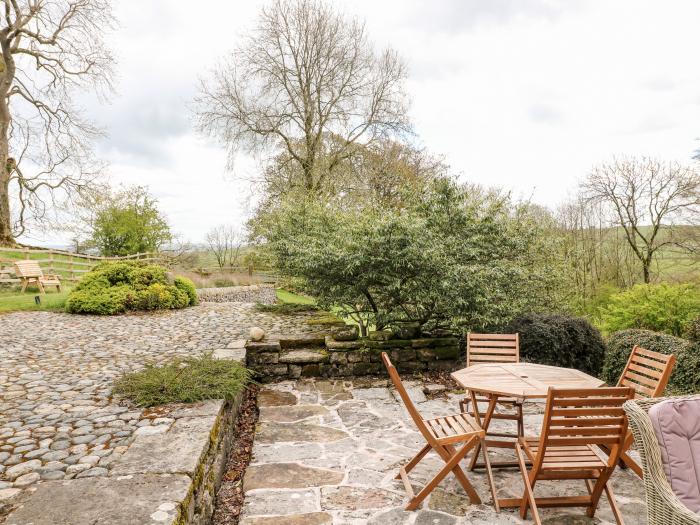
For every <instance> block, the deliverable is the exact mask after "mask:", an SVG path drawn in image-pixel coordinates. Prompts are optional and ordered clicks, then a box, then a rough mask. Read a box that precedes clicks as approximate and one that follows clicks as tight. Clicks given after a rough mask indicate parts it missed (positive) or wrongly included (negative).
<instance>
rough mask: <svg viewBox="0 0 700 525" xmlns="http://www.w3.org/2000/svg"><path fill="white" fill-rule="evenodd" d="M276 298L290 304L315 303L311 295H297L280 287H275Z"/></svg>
mask: <svg viewBox="0 0 700 525" xmlns="http://www.w3.org/2000/svg"><path fill="white" fill-rule="evenodd" d="M277 300H278V301H279V302H281V303H292V304H311V305H315V304H316V300H315V299H314V298H313V297H308V296H306V295H299V294H295V293H293V292H289V291H287V290H283V289H282V288H278V289H277Z"/></svg>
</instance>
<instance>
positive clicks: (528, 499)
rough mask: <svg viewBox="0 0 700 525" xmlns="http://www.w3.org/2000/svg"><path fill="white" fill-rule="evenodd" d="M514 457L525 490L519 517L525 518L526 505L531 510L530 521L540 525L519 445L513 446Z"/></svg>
mask: <svg viewBox="0 0 700 525" xmlns="http://www.w3.org/2000/svg"><path fill="white" fill-rule="evenodd" d="M515 455H516V456H518V464H519V465H520V473H521V474H522V478H523V485H524V486H525V489H524V491H523V500H522V503H521V504H520V517H521V518H522V519H526V518H527V508H528V505H529V507H530V508H531V509H532V520H533V521H534V522H535V524H536V525H541V524H542V522H541V521H540V514H539V512H538V511H537V502H536V501H535V495H534V493H533V487H532V484H531V483H530V476H529V475H528V472H527V466H526V465H525V458H524V457H523V451H522V449H521V448H520V443H516V444H515Z"/></svg>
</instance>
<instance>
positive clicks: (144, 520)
mask: <svg viewBox="0 0 700 525" xmlns="http://www.w3.org/2000/svg"><path fill="white" fill-rule="evenodd" d="M190 484H191V480H190V478H189V477H187V476H185V475H182V474H174V475H153V474H145V475H138V476H125V477H122V478H117V479H112V478H96V479H87V478H85V479H76V480H68V481H50V482H47V483H41V484H39V485H37V486H36V489H32V492H33V493H32V495H31V498H30V500H29V501H28V502H27V503H25V504H24V505H22V506H20V507H19V508H18V509H17V510H16V511H15V512H13V513H12V514H11V515H10V516H9V517H8V519H7V521H6V525H133V524H139V525H148V524H153V525H155V524H158V525H169V524H171V523H174V521H175V518H176V517H177V514H178V505H179V504H180V502H181V501H183V500H185V499H186V497H187V492H188V490H189V488H190ZM78 496H79V497H78Z"/></svg>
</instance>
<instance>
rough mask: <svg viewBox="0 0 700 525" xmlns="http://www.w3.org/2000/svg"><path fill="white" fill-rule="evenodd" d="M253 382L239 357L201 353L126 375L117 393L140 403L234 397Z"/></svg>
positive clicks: (156, 403) (184, 401)
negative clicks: (234, 359)
mask: <svg viewBox="0 0 700 525" xmlns="http://www.w3.org/2000/svg"><path fill="white" fill-rule="evenodd" d="M249 382H250V371H249V370H248V369H247V368H245V367H244V366H242V365H241V364H239V363H237V362H235V361H228V360H224V359H214V358H213V357H212V356H211V354H205V355H202V356H201V357H187V358H177V359H174V360H173V361H171V362H170V363H167V364H165V365H161V366H154V365H148V366H147V367H146V369H145V370H142V371H140V372H135V373H131V374H126V375H124V376H122V377H121V378H120V379H119V380H118V381H117V382H116V383H115V386H114V390H113V393H114V394H118V395H120V396H124V397H126V398H128V399H130V400H131V401H133V402H134V403H136V405H137V406H140V407H152V406H156V405H163V404H166V403H194V402H196V401H202V400H204V399H230V398H231V397H233V396H234V395H236V394H237V393H238V392H240V391H241V390H243V389H244V388H245V387H246V385H247V384H248V383H249Z"/></svg>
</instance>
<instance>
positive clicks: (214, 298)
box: [197, 284, 277, 304]
mask: <svg viewBox="0 0 700 525" xmlns="http://www.w3.org/2000/svg"><path fill="white" fill-rule="evenodd" d="M197 296H198V297H199V300H200V301H201V302H203V303H262V304H274V303H275V302H277V292H276V291H275V287H274V286H272V285H262V284H261V285H251V286H228V287H225V288H200V289H199V290H197Z"/></svg>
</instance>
